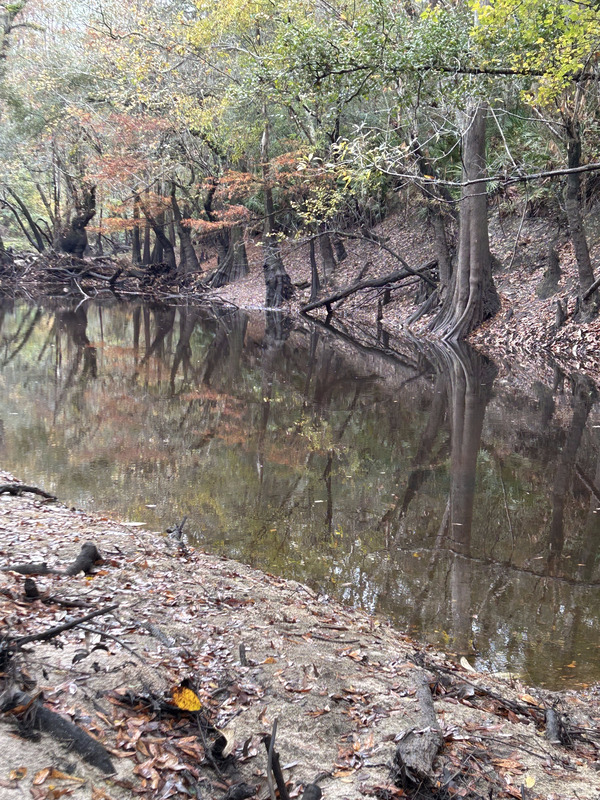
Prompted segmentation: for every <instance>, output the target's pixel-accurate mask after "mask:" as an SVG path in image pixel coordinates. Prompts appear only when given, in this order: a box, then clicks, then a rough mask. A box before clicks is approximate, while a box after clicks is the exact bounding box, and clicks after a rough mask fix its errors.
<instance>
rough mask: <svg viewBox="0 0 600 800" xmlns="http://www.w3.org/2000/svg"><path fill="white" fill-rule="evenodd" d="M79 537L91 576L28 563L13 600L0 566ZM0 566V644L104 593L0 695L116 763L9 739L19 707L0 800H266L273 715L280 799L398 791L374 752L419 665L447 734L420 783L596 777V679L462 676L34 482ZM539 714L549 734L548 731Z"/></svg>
mask: <svg viewBox="0 0 600 800" xmlns="http://www.w3.org/2000/svg"><path fill="white" fill-rule="evenodd" d="M12 480H13V478H12V476H10V475H7V474H6V473H1V474H0V482H2V483H4V482H7V481H12ZM87 541H91V542H94V543H95V544H96V546H97V547H98V548H99V550H100V551H101V554H102V556H103V559H104V561H103V563H101V564H99V565H98V566H97V567H96V568H95V571H94V572H93V573H92V574H91V575H87V576H86V575H84V574H83V573H82V574H80V575H78V576H74V577H69V576H65V575H60V574H54V573H50V574H48V575H45V576H41V577H35V581H36V585H37V587H38V589H39V591H40V592H41V598H40V599H36V600H28V599H26V598H25V595H24V591H25V580H26V576H25V575H23V574H21V573H18V572H15V571H11V570H10V567H11V566H13V567H14V566H15V565H19V564H23V563H28V562H37V563H39V562H46V563H47V566H48V567H49V568H50V569H55V568H56V569H61V568H64V567H65V566H66V565H68V564H70V563H71V562H72V561H73V559H74V558H75V556H76V555H77V553H78V552H79V550H80V548H81V545H82V544H83V543H84V542H87ZM0 562H1V564H2V567H3V568H4V570H5V571H3V572H1V573H0V630H1V632H2V636H3V637H4V639H5V637H7V636H10V637H13V638H14V637H21V636H25V635H29V634H36V633H40V632H42V631H44V630H46V629H48V628H52V627H54V626H57V625H60V624H64V623H65V622H66V621H68V620H70V619H76V618H78V617H81V616H84V615H86V614H88V613H90V612H91V611H93V610H95V609H98V608H104V607H106V606H108V605H111V604H113V603H118V604H119V605H118V609H116V611H114V612H113V613H110V614H105V615H101V616H98V617H96V618H95V619H93V620H91V621H90V622H88V623H86V624H85V625H82V626H78V627H75V628H72V629H70V630H68V631H65V632H63V633H61V634H60V635H58V636H56V637H53V638H52V639H50V640H48V641H46V642H41V641H34V642H30V643H28V644H25V645H23V646H22V647H20V648H19V649H18V651H17V652H16V653H14V654H12V655H11V657H10V659H9V661H8V664H7V665H5V667H4V672H3V674H2V676H1V680H2V683H3V688H4V689H5V690H6V689H7V688H8V687H9V686H15V685H18V687H19V688H21V689H23V690H25V691H26V692H27V693H28V694H29V696H30V697H36V696H38V694H39V697H40V702H42V703H43V705H44V706H45V707H46V708H48V709H51V710H53V711H56V712H58V713H59V714H61V715H63V716H64V717H65V718H67V719H69V720H71V721H72V722H74V723H75V724H76V725H77V726H79V727H80V728H81V729H83V730H85V731H87V732H88V733H89V734H91V736H92V737H93V738H94V739H96V740H97V741H98V742H99V743H100V744H101V745H102V746H103V747H104V748H105V749H106V751H107V753H108V755H109V757H110V759H111V760H112V763H113V765H114V768H115V770H116V772H115V774H114V775H107V774H105V773H104V772H102V771H101V770H99V769H97V768H95V767H93V766H90V765H89V764H88V763H86V760H85V759H84V758H83V757H82V756H81V755H80V754H78V753H77V752H74V751H73V750H72V749H71V750H69V749H68V748H65V747H64V746H63V745H61V744H60V743H58V742H57V741H55V739H53V738H52V737H50V736H49V735H48V734H45V733H44V734H42V736H41V739H39V740H38V741H35V740H33V739H23V738H21V737H20V736H19V735H18V734H17V732H16V728H17V726H18V725H19V724H20V725H21V729H22V730H23V728H25V729H27V724H26V723H27V709H24V708H17V709H15V710H14V712H13V713H5V714H3V715H2V716H1V719H0V748H1V750H2V753H3V758H2V761H1V766H0V797H2V798H7V799H10V798H22V797H33V798H35V799H36V800H42V798H58V797H62V796H72V797H74V798H93V799H94V800H106V798H113V800H117V798H125V797H140V798H161V799H162V798H170V797H173V798H184V797H204V798H221V797H229V798H231V797H235V796H236V791H239V784H241V783H245V784H248V785H250V786H251V787H255V788H256V796H257V797H259V798H261V800H263V799H264V800H266V799H267V798H269V797H271V793H270V789H269V785H268V781H267V764H268V761H267V750H266V748H265V745H264V742H263V738H264V736H265V735H268V734H271V733H272V732H273V723H274V722H275V720H277V732H276V738H275V748H274V749H275V750H276V751H277V752H278V753H279V756H280V762H281V765H282V767H283V773H284V776H285V779H286V782H287V788H288V791H289V795H290V797H297V796H301V795H302V792H303V787H304V786H305V785H306V784H309V783H315V782H317V783H318V784H319V786H320V787H321V789H322V791H323V796H324V797H325V798H331V800H342V798H361V797H380V798H394V797H403V796H411V795H410V792H408V791H407V792H406V793H404V790H402V789H400V788H398V787H397V786H395V785H394V783H393V780H392V774H391V772H390V764H391V762H392V761H393V757H394V752H395V749H396V746H397V742H398V741H399V740H400V738H401V736H402V733H403V732H406V731H407V730H409V729H411V728H416V729H420V728H422V727H423V720H422V717H421V712H420V711H419V708H418V705H417V702H416V699H415V696H414V695H415V689H416V687H417V686H418V685H419V684H420V683H421V682H422V681H423V679H425V680H427V681H428V682H429V684H430V686H431V688H432V692H433V696H434V708H435V712H436V717H437V720H438V722H439V725H440V727H441V730H442V733H443V737H444V748H443V750H442V752H441V754H440V756H439V758H438V759H437V761H436V762H435V765H434V766H435V774H434V776H433V779H432V782H431V785H430V789H429V790H428V793H424V794H421V795H420V796H421V797H434V796H435V797H439V798H450V797H467V798H483V797H485V798H490V797H491V798H503V797H515V798H524V800H533V799H534V798H555V800H558V798H579V800H584V799H585V798H590V799H591V798H595V797H597V796H598V792H599V791H600V774H599V773H598V772H597V768H598V767H599V766H600V762H599V761H598V759H597V754H598V748H599V747H600V708H599V706H598V696H597V694H596V692H595V691H592V690H589V691H587V693H585V694H584V693H576V692H570V693H565V694H562V695H557V694H549V693H547V692H542V691H540V690H536V689H535V688H531V687H525V686H522V685H521V684H520V683H519V682H518V680H516V679H515V678H506V677H504V678H503V677H501V676H492V675H482V674H479V673H475V672H472V671H471V670H470V669H469V665H468V664H466V663H463V664H461V663H457V662H456V660H455V659H454V658H453V657H452V654H443V653H440V652H436V651H434V650H433V649H431V648H426V647H422V646H420V645H418V644H417V643H415V642H414V641H412V640H411V639H410V638H409V637H407V636H404V635H402V633H400V632H398V631H395V630H394V629H392V628H391V627H390V626H389V625H388V624H387V623H386V622H385V621H383V620H380V619H375V618H372V617H370V616H368V615H367V614H364V613H362V612H360V611H356V610H351V609H348V608H344V607H342V606H341V605H339V604H337V603H335V602H334V601H332V600H331V599H330V598H329V597H327V596H323V595H316V594H315V593H314V592H313V591H311V590H310V589H309V588H308V587H306V586H303V585H300V584H298V583H295V582H293V581H286V580H283V579H281V578H276V577H273V576H272V575H266V574H263V573H261V572H258V571H256V570H254V569H251V568H249V567H246V566H244V565H242V564H239V563H237V562H234V561H231V560H227V559H222V558H215V557H212V556H209V555H206V554H204V553H201V552H199V551H196V550H193V549H191V548H189V547H180V545H179V544H178V542H175V541H173V540H172V539H171V538H169V537H168V536H165V535H161V534H158V533H150V532H146V531H142V530H141V529H140V528H139V527H136V526H135V525H132V524H127V523H123V524H121V523H117V522H115V521H112V520H109V519H106V518H103V517H98V516H88V515H86V514H83V513H81V512H78V511H76V510H73V509H67V508H65V507H63V506H61V505H60V504H59V503H55V502H47V501H41V500H40V499H39V497H36V496H34V495H31V494H23V495H21V496H13V495H7V494H0ZM6 570H8V571H6ZM66 601H79V602H81V601H84V604H85V605H84V606H82V607H69V606H67V605H65V602H66ZM5 644H6V640H5ZM40 693H41V694H40ZM0 702H1V698H0ZM550 708H555V709H556V710H557V712H558V714H559V720H560V721H561V722H562V723H563V724H564V727H563V728H561V729H560V736H561V738H562V740H563V743H562V744H560V743H552V742H551V741H549V740H548V737H547V735H546V733H547V725H546V716H547V710H548V709H550ZM29 727H30V728H31V726H29ZM34 733H35V731H34ZM232 787H233V788H232ZM236 787H238V788H236ZM227 792H229V794H227ZM432 792H433V793H432ZM436 793H437V794H436Z"/></svg>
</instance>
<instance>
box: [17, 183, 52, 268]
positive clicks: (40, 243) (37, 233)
mask: <svg viewBox="0 0 600 800" xmlns="http://www.w3.org/2000/svg"><path fill="white" fill-rule="evenodd" d="M8 192H9V194H10V195H11V196H12V197H14V199H15V200H16V202H17V204H18V206H19V208H20V209H21V211H22V212H23V216H24V217H25V219H26V220H27V223H28V225H29V227H30V228H31V231H32V233H33V235H34V237H35V248H36V250H38V252H40V253H41V252H42V251H43V250H44V249H45V244H44V240H43V238H42V232H41V230H40V226H39V225H38V224H37V223H36V222H34V221H33V217H32V216H31V214H30V213H29V209H28V208H27V206H26V205H25V203H24V202H23V201H22V200H21V198H20V197H19V195H18V194H16V192H13V190H12V189H9V190H8ZM21 227H22V226H21Z"/></svg>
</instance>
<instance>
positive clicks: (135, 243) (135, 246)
mask: <svg viewBox="0 0 600 800" xmlns="http://www.w3.org/2000/svg"><path fill="white" fill-rule="evenodd" d="M131 261H132V262H133V263H134V264H141V263H142V249H141V241H140V198H139V197H138V195H136V196H135V197H134V198H133V231H132V237H131Z"/></svg>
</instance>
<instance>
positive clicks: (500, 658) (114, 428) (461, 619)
mask: <svg viewBox="0 0 600 800" xmlns="http://www.w3.org/2000/svg"><path fill="white" fill-rule="evenodd" d="M0 324H1V327H0V391H1V392H2V398H3V403H2V409H1V411H0V466H2V467H4V468H5V469H8V470H10V471H12V472H14V473H15V474H16V475H17V476H19V477H21V478H23V479H25V480H27V481H28V482H31V483H37V484H38V485H40V486H43V487H44V488H46V489H48V490H51V491H53V492H55V493H56V494H57V495H58V496H59V497H60V498H61V499H63V500H64V501H65V502H67V503H69V504H72V505H75V506H79V507H83V508H86V509H89V510H94V511H105V512H107V513H116V514H118V515H120V517H121V518H123V519H126V520H129V521H131V522H145V523H147V525H148V526H149V527H152V528H158V529H162V530H164V529H165V528H166V527H167V526H168V525H171V524H173V523H174V522H175V521H178V520H180V519H181V518H182V517H183V516H184V515H187V516H188V517H189V522H188V526H189V527H188V530H189V532H190V533H192V534H193V535H194V537H195V539H196V541H197V542H199V543H200V544H201V546H203V547H204V548H206V549H208V550H210V551H213V552H217V553H226V554H227V555H230V556H232V557H234V558H237V559H240V560H242V561H245V562H247V563H250V564H253V565H255V566H259V567H261V568H263V569H265V570H267V571H270V572H275V573H279V574H283V575H285V576H288V577H294V578H297V579H299V580H301V581H304V582H306V583H308V584H309V585H311V586H312V587H313V588H315V589H318V590H321V591H323V592H326V593H328V594H331V595H334V596H336V597H338V598H340V599H342V600H343V601H344V602H346V603H349V604H356V605H359V606H362V607H364V608H366V609H368V610H370V611H374V612H379V613H382V614H384V615H386V616H388V617H390V618H392V619H393V620H394V622H395V623H396V624H397V625H398V626H399V627H400V628H403V629H405V630H407V631H408V632H410V633H411V634H413V635H415V636H416V637H419V638H424V639H427V640H429V641H432V642H434V643H436V644H437V645H440V646H442V647H443V648H445V649H446V650H447V651H448V652H449V653H459V654H465V655H467V656H468V657H469V659H470V660H471V661H472V662H473V663H475V664H476V665H477V666H478V667H480V668H488V669H490V670H495V671H508V670H510V671H513V672H516V673H519V674H522V675H524V676H525V677H526V679H528V680H530V681H532V682H535V683H539V684H544V685H547V686H551V687H556V686H564V685H573V684H576V683H585V682H591V681H595V680H599V679H600V657H599V656H600V624H599V623H600V620H599V614H600V597H599V590H600V567H599V565H598V561H599V556H600V514H599V513H597V511H598V510H599V508H600V459H599V455H600V435H599V434H600V417H599V415H598V398H597V396H596V394H595V391H594V387H593V386H592V384H591V383H589V382H588V381H587V380H586V379H585V378H583V377H582V376H564V375H562V374H560V372H559V371H555V372H554V373H553V372H552V371H549V372H548V375H549V377H548V379H547V381H546V382H543V381H537V382H536V381H533V380H532V381H530V383H529V385H528V386H527V387H523V388H522V389H520V388H515V387H514V386H513V385H512V384H511V383H509V382H507V381H506V380H505V379H503V378H500V377H498V371H497V369H496V367H495V365H494V364H492V363H491V362H489V361H487V360H486V359H484V358H482V357H481V356H478V355H477V354H475V353H474V352H472V351H470V350H468V349H466V348H465V349H460V350H449V349H440V348H433V347H431V346H428V347H426V346H425V345H422V344H421V345H419V346H416V347H414V346H412V345H410V344H409V343H395V344H394V345H393V348H392V347H391V345H390V346H389V347H388V350H387V351H386V352H383V353H382V352H378V351H377V350H376V349H375V348H373V347H370V346H365V344H364V342H363V345H362V346H356V344H355V343H353V342H352V341H350V339H349V338H348V337H343V336H342V337H338V336H333V335H331V334H330V333H328V332H327V331H325V330H323V329H322V328H313V327H312V326H311V325H309V324H308V323H294V324H293V325H292V324H291V323H290V322H288V321H286V320H285V319H282V318H280V317H279V316H278V315H275V314H271V315H267V317H266V318H265V317H264V316H263V315H258V314H257V315H255V316H250V315H248V314H244V313H233V312H230V311H224V310H222V309H221V310H220V311H216V312H210V311H209V310H207V309H200V310H199V309H177V310H175V309H155V310H150V309H144V308H132V307H123V306H117V307H114V308H110V309H109V308H102V309H101V308H98V307H94V306H87V307H83V306H82V307H80V308H79V309H77V310H75V309H71V310H61V311H50V310H43V309H36V308H31V307H26V306H18V307H15V308H12V307H4V309H0ZM388 344H389V343H388ZM392 350H394V352H393V351H392ZM100 544H101V543H100Z"/></svg>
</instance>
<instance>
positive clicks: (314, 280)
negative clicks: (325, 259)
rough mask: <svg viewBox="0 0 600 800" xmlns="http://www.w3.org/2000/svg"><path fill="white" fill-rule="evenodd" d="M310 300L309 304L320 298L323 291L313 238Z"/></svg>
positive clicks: (310, 245) (311, 241)
mask: <svg viewBox="0 0 600 800" xmlns="http://www.w3.org/2000/svg"><path fill="white" fill-rule="evenodd" d="M309 247H310V299H309V301H308V302H309V303H314V301H315V300H316V299H317V297H318V296H319V292H320V291H321V282H320V281H319V270H318V269H317V259H316V257H315V240H314V239H313V238H312V237H311V240H310V244H309Z"/></svg>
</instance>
